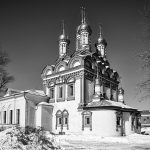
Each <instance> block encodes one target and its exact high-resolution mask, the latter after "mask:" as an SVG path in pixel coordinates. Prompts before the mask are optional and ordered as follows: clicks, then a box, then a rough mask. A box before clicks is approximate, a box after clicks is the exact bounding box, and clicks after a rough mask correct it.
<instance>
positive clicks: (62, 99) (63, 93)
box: [57, 84, 65, 102]
mask: <svg viewBox="0 0 150 150" xmlns="http://www.w3.org/2000/svg"><path fill="white" fill-rule="evenodd" d="M60 87H61V88H62V93H61V94H62V96H61V97H60ZM62 101H65V85H64V84H58V85H57V102H62Z"/></svg>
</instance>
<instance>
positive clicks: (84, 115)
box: [82, 111, 92, 131]
mask: <svg viewBox="0 0 150 150" xmlns="http://www.w3.org/2000/svg"><path fill="white" fill-rule="evenodd" d="M87 118H89V124H87V122H86V121H87ZM85 128H89V129H90V131H92V112H90V111H83V112H82V130H83V131H84V129H85Z"/></svg>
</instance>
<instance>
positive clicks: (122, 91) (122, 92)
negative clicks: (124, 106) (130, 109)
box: [118, 87, 124, 95]
mask: <svg viewBox="0 0 150 150" xmlns="http://www.w3.org/2000/svg"><path fill="white" fill-rule="evenodd" d="M118 94H122V95H123V94H124V89H123V88H122V87H121V88H119V89H118Z"/></svg>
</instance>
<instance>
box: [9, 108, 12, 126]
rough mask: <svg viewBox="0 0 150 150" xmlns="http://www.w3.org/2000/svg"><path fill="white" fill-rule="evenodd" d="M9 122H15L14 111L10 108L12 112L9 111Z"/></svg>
mask: <svg viewBox="0 0 150 150" xmlns="http://www.w3.org/2000/svg"><path fill="white" fill-rule="evenodd" d="M9 121H10V122H9V123H10V124H12V123H13V111H12V110H10V113H9Z"/></svg>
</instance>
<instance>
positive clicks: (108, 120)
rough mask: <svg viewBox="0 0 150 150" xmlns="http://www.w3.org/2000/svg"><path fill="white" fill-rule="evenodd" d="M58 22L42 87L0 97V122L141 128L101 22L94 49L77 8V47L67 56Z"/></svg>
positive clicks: (118, 131)
mask: <svg viewBox="0 0 150 150" xmlns="http://www.w3.org/2000/svg"><path fill="white" fill-rule="evenodd" d="M62 26H63V27H62V34H61V35H60V36H59V46H58V47H59V48H58V49H59V56H58V59H57V60H56V62H54V64H52V65H47V66H46V67H45V68H44V69H43V71H42V74H41V77H42V81H43V91H44V92H41V91H36V90H28V91H21V92H16V93H15V94H14V93H13V94H14V95H15V96H12V95H11V94H10V95H7V96H5V97H3V98H1V101H0V125H1V126H5V125H11V124H12V125H16V124H18V125H20V126H27V125H29V126H33V127H38V126H42V127H44V128H45V129H46V130H50V131H51V132H53V133H56V134H88V135H99V136H123V135H129V134H132V133H140V112H139V111H138V110H137V109H135V108H132V107H130V106H127V105H126V104H125V101H124V90H123V89H122V88H121V87H120V86H119V82H120V81H119V79H120V77H119V74H118V73H117V72H116V71H115V70H113V69H112V68H111V67H110V64H109V61H108V59H107V55H106V52H107V42H106V40H105V39H104V38H103V36H102V32H101V27H100V32H99V37H98V39H97V41H96V42H95V50H94V49H92V46H91V45H92V44H93V43H91V34H92V29H91V27H90V26H89V24H88V23H87V19H86V12H85V8H82V19H81V24H80V25H79V26H78V27H77V30H76V47H75V50H74V53H73V54H71V55H70V54H69V44H70V40H69V38H68V36H67V34H66V32H65V28H64V23H63V24H62ZM10 103H11V104H10ZM10 106H11V107H10Z"/></svg>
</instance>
